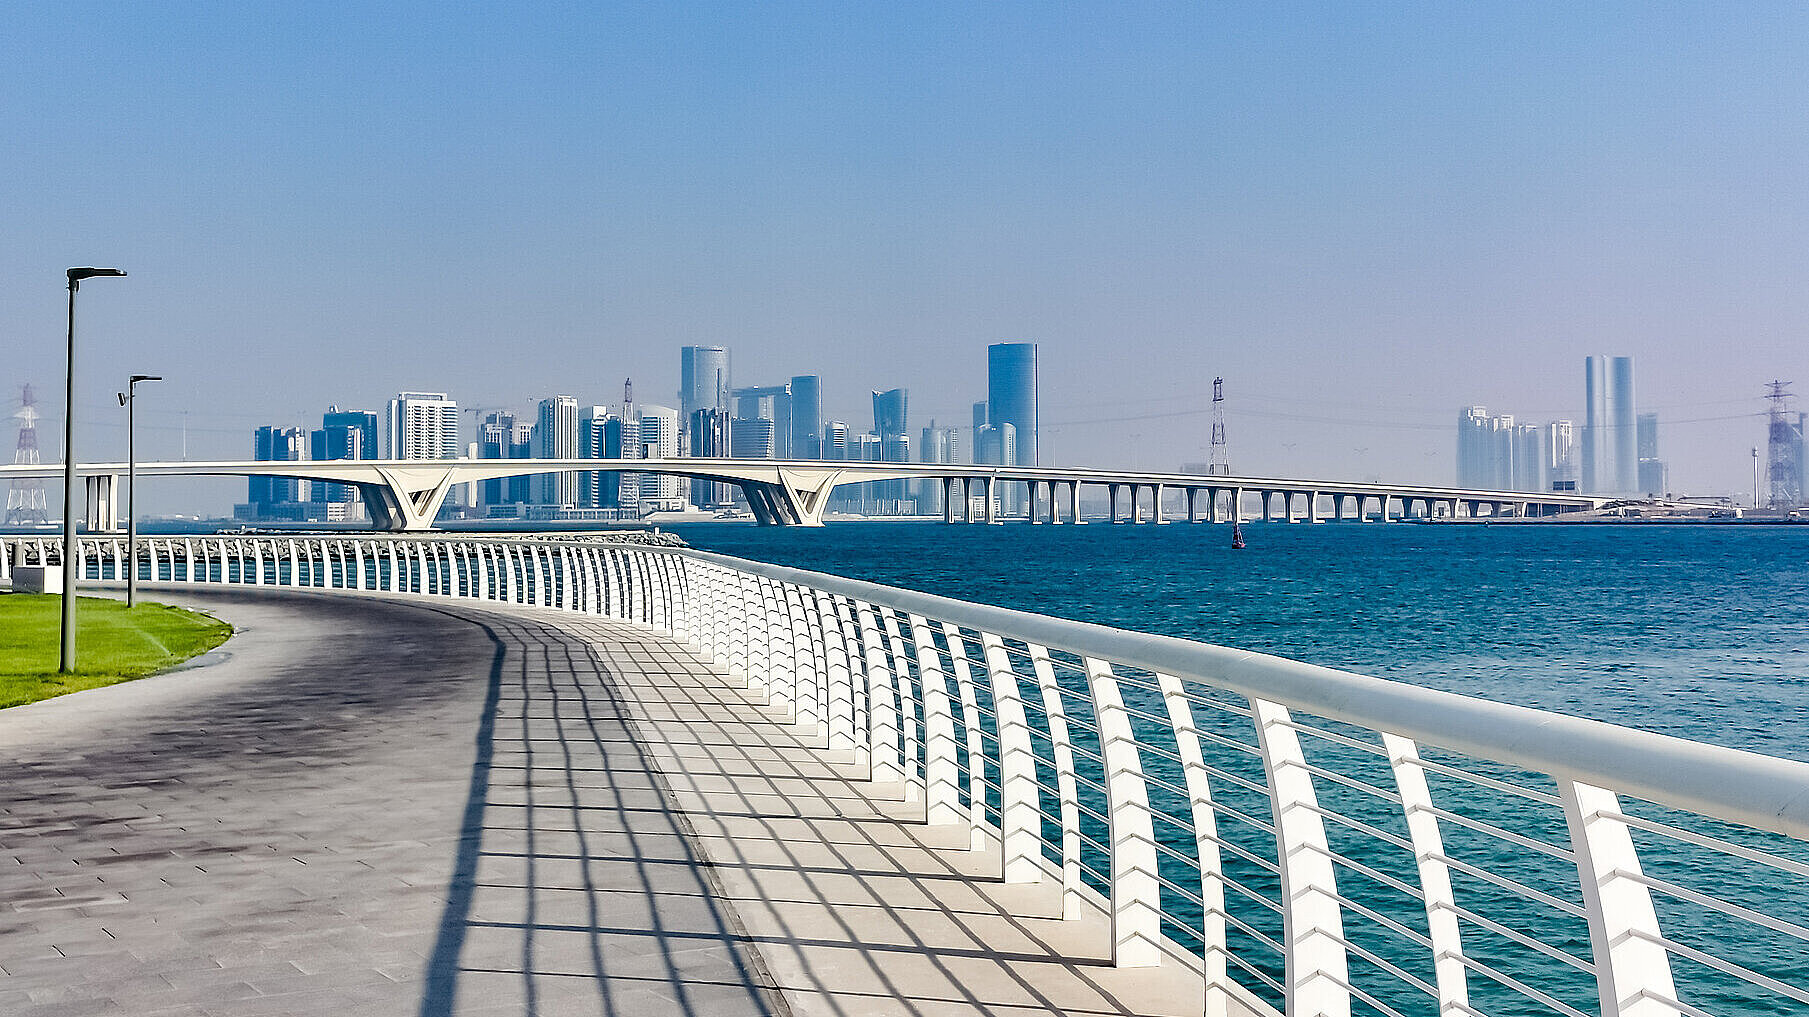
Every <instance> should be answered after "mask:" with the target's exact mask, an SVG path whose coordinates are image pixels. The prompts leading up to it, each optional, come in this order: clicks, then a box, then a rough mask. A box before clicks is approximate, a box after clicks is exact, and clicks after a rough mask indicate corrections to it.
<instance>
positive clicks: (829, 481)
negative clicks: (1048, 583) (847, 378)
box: [0, 458, 1603, 532]
mask: <svg viewBox="0 0 1809 1017" xmlns="http://www.w3.org/2000/svg"><path fill="white" fill-rule="evenodd" d="M137 470H138V473H139V475H140V476H145V477H172V476H238V477H285V478H293V479H300V480H317V481H328V482H332V483H340V484H348V485H351V486H353V487H356V488H357V489H358V490H359V491H360V492H361V494H362V496H363V498H364V504H365V506H366V509H367V510H368V511H369V512H370V515H371V523H372V526H373V527H374V528H376V529H379V530H388V531H396V532H410V531H424V530H431V529H433V528H434V518H435V517H436V516H437V515H438V514H439V510H440V507H441V505H443V504H444V503H445V500H446V496H447V494H448V493H449V492H450V491H451V490H452V488H453V487H454V486H455V485H458V484H464V483H470V482H473V481H483V480H497V479H501V478H505V477H519V476H528V475H533V474H541V473H560V472H604V473H655V474H662V475H666V476H677V477H689V478H693V479H699V480H708V481H715V482H719V483H725V484H732V485H734V486H736V487H739V488H740V489H741V491H742V493H743V495H745V496H746V498H747V503H748V506H749V508H750V509H752V510H753V513H754V516H755V518H756V519H757V520H758V521H759V522H760V523H761V524H762V525H768V526H820V525H822V522H823V513H824V511H825V509H827V508H828V506H829V497H830V494H831V492H833V491H834V490H835V489H836V488H837V487H840V486H842V485H844V484H859V483H867V482H871V481H884V480H919V481H934V482H936V483H939V484H940V485H941V490H942V499H941V500H942V513H943V516H942V518H943V521H944V522H951V523H952V522H955V521H957V519H959V521H962V522H976V521H982V520H983V521H985V522H988V523H990V522H995V521H997V505H998V497H997V495H998V494H999V493H1000V492H1002V491H1003V490H1004V489H1005V487H1006V486H1007V485H1011V486H1014V487H1016V486H1020V485H1021V487H1022V488H1023V490H1024V492H1025V498H1026V501H1025V505H1026V507H1027V510H1028V511H1027V518H1028V519H1029V521H1031V522H1041V521H1043V520H1045V519H1046V520H1047V521H1048V522H1050V523H1062V522H1064V521H1065V522H1070V523H1078V522H1080V521H1081V519H1080V488H1081V485H1083V484H1086V485H1091V486H1093V487H1095V488H1103V489H1104V490H1105V492H1106V496H1107V501H1108V505H1109V509H1110V513H1111V518H1112V520H1113V521H1114V522H1116V521H1118V518H1119V512H1120V502H1121V499H1122V501H1123V504H1124V508H1125V511H1126V514H1127V516H1128V518H1129V520H1130V521H1131V522H1143V521H1145V520H1146V519H1147V520H1148V521H1149V522H1152V523H1163V522H1166V521H1167V519H1166V517H1165V515H1164V501H1165V496H1166V495H1167V494H1168V493H1169V492H1177V493H1178V494H1179V496H1180V497H1181V499H1182V500H1183V501H1184V504H1185V513H1186V518H1187V519H1188V521H1190V522H1202V521H1211V522H1219V521H1222V520H1240V521H1241V520H1242V519H1244V518H1245V517H1244V515H1243V511H1244V509H1243V505H1244V501H1245V498H1246V496H1247V495H1255V496H1257V497H1258V499H1259V505H1260V509H1259V513H1258V515H1259V517H1260V518H1265V519H1267V518H1283V519H1288V520H1293V519H1295V518H1303V519H1305V520H1306V521H1308V522H1318V521H1320V520H1321V519H1347V518H1354V519H1359V520H1361V519H1363V518H1365V517H1366V507H1367V506H1369V505H1372V504H1373V505H1374V506H1375V507H1376V514H1377V515H1378V516H1379V517H1380V518H1381V519H1382V520H1383V521H1387V520H1388V519H1390V518H1392V517H1393V515H1394V512H1395V508H1396V507H1397V506H1398V509H1399V514H1400V515H1401V516H1403V517H1405V516H1409V515H1413V514H1416V510H1417V514H1418V515H1420V516H1422V517H1430V516H1432V515H1434V514H1436V513H1439V512H1442V513H1443V514H1445V515H1447V516H1450V517H1456V516H1458V515H1460V514H1467V515H1469V516H1472V517H1474V516H1480V515H1484V514H1489V515H1504V514H1508V515H1552V514H1557V513H1562V512H1574V511H1582V510H1588V509H1593V508H1596V507H1599V506H1600V505H1601V504H1602V502H1603V499H1601V498H1596V497H1592V496H1589V495H1578V494H1568V493H1557V492H1552V493H1542V492H1529V491H1490V490H1475V489H1469V488H1461V487H1438V486H1424V485H1403V484H1386V483H1371V482H1356V481H1339V480H1315V479H1298V478H1295V479H1289V478H1281V477H1252V476H1207V475H1200V474H1190V473H1161V472H1140V471H1127V470H1100V469H1085V468H1074V467H1067V468H1058V467H1048V466H987V465H965V464H934V463H874V462H836V461H820V460H803V459H799V460H772V459H718V458H695V459H691V458H650V459H445V460H441V459H432V460H424V459H390V460H372V459H364V460H357V459H335V460H311V461H306V462H251V461H231V462H153V463H140V464H138V467H137ZM76 472H77V474H78V475H80V476H82V477H85V478H86V479H87V488H86V490H87V505H86V513H85V517H86V519H87V522H88V529H89V532H102V531H108V530H113V529H117V526H116V522H117V519H118V512H117V507H116V506H117V494H116V492H117V490H118V487H119V478H120V477H121V476H123V475H124V474H125V473H126V464H125V463H94V464H78V465H77V467H76ZM61 474H62V467H60V466H54V465H52V466H45V465H28V466H0V480H7V479H25V478H31V477H37V478H47V477H53V476H60V475H61ZM976 496H977V498H978V501H979V506H980V507H979V509H978V511H976V509H975V501H976ZM1322 503H1324V507H1326V508H1329V510H1330V511H1329V513H1327V514H1325V515H1322V514H1321V507H1322ZM1146 505H1147V506H1148V513H1147V515H1146V514H1145V511H1144V508H1145V506H1146ZM957 509H958V510H959V511H957ZM1297 510H1298V514H1297ZM1064 515H1065V517H1066V518H1065V519H1064Z"/></svg>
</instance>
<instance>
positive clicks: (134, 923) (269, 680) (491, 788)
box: [0, 590, 783, 1017]
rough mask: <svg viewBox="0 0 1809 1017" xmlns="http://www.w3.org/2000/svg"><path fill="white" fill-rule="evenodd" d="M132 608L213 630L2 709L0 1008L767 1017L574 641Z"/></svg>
mask: <svg viewBox="0 0 1809 1017" xmlns="http://www.w3.org/2000/svg"><path fill="white" fill-rule="evenodd" d="M151 595H152V596H153V597H154V598H155V599H158V600H162V601H166V602H174V603H179V604H182V605H184V606H190V607H196V608H199V609H203V610H208V611H212V612H214V613H216V614H218V615H219V616H221V617H222V618H225V619H227V620H228V621H231V622H232V623H233V624H234V625H235V626H236V628H237V633H236V634H235V636H234V637H233V638H232V639H231V640H230V641H229V642H228V643H227V644H225V646H224V647H222V648H221V649H220V650H218V651H215V652H214V653H212V654H209V655H208V656H207V658H204V659H203V660H202V661H200V662H198V665H192V666H190V667H189V668H186V669H184V670H181V671H178V672H175V673H172V674H168V675H163V676H159V677H155V678H150V679H145V680H141V681H137V682H131V683H127V684H124V685H119V686H114V687H112V688H108V689H98V690H94V691H91V692H83V693H77V694H75V695H71V696H66V697H62V698H60V699H56V700H49V701H46V702H42V703H36V704H32V705H29V706H24V707H18V708H14V709H10V710H5V711H0V1013H5V1014H41V1015H51V1014H87V1013H133V1014H234V1015H245V1017H252V1015H259V1014H335V1015H347V1014H377V1013H385V1014H389V1013H399V1014H406V1013H416V1014H423V1015H438V1014H451V1013H472V1014H490V1013H499V1014H500V1013H511V1014H549V1015H552V1014H567V1013H587V1014H595V1013H601V1014H632V1015H634V1017H653V1015H656V1014H668V1013H670V1014H710V1015H716V1014H722V1015H734V1014H743V1013H747V1014H759V1013H773V1012H783V1004H782V1003H780V1002H778V1001H777V999H776V997H775V996H774V994H773V993H772V991H771V990H770V988H769V987H768V986H769V980H768V978H767V977H766V975H765V973H764V969H763V966H762V963H761V959H760V957H759V956H758V955H757V954H756V953H755V952H754V951H753V950H752V949H751V948H750V947H749V946H748V945H747V943H746V942H745V936H744V934H743V933H742V932H741V930H740V927H739V924H738V919H737V917H736V915H735V913H734V911H733V909H732V908H731V907H729V906H728V905H727V904H725V903H724V901H723V900H722V898H721V896H720V894H719V893H718V892H717V887H716V886H715V885H714V884H713V882H712V879H713V877H712V874H711V873H710V871H709V869H708V866H707V865H705V864H704V863H703V862H702V861H701V860H700V858H699V856H698V853H697V851H696V845H695V841H694V838H693V837H692V836H691V834H690V832H689V830H688V828H687V827H686V825H685V822H684V820H683V817H681V816H679V815H678V814H677V813H676V812H675V811H674V809H673V808H672V807H671V806H670V801H671V795H670V793H669V792H668V791H667V790H666V789H665V788H664V786H663V783H662V778H661V777H660V775H659V774H658V773H657V772H656V771H655V768H654V767H652V766H651V765H650V764H649V762H648V759H647V754H646V751H645V750H644V748H643V747H642V746H641V745H640V744H639V743H638V742H637V740H636V738H635V736H634V729H633V725H632V724H629V723H625V722H624V719H623V717H624V713H625V711H624V710H621V709H619V707H620V706H621V701H620V698H619V696H618V695H617V693H616V690H615V689H614V688H613V687H612V685H611V683H610V681H609V679H608V677H607V676H606V675H604V674H603V673H602V672H600V671H599V670H598V668H597V667H596V665H595V661H594V658H593V657H592V655H591V654H589V653H588V652H587V650H586V648H585V643H584V641H583V640H582V639H581V638H580V637H577V636H573V635H571V634H569V633H567V632H563V631H561V630H559V629H557V628H555V627H552V626H549V625H546V624H543V623H539V622H536V621H534V620H533V618H532V617H531V615H529V614H525V613H522V612H515V613H513V614H497V613H490V612H485V611H482V610H479V609H476V608H467V607H463V606H444V605H430V604H413V603H402V602H397V601H393V600H383V599H378V598H374V597H357V596H350V595H346V594H342V593H335V594H333V595H330V596H323V595H310V594H305V593H278V592H259V593H256V594H241V593H230V592H214V591H195V590H183V591H179V592H167V591H156V592H153V593H152V594H151Z"/></svg>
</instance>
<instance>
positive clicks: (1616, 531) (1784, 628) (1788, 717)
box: [674, 523, 1809, 760]
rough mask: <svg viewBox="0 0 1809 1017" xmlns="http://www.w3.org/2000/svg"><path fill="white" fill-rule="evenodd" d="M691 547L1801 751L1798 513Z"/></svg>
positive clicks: (1802, 566) (790, 532)
mask: <svg viewBox="0 0 1809 1017" xmlns="http://www.w3.org/2000/svg"><path fill="white" fill-rule="evenodd" d="M674 530H675V532H678V533H680V534H681V535H682V536H683V537H684V538H685V539H686V540H687V541H690V542H691V543H692V544H694V545H695V546H697V547H700V548H703V549H705V550H712V551H720V552H722V553H724V554H732V555H737V556H740V557H746V558H752V559H756V560H759V561H769V562H775V563H779V564H785V565H793V566H797V567H800V568H808V569H814V570H817V571H822V572H829V573H834V574H836V575H843V576H848V577H851V578H857V579H866V580H870V581H873V582H879V583H886V584H889V585H893V586H903V587H907V588H910V589H917V590H925V591H928V592H932V593H939V594H943V595H946V596H951V597H958V598H961V599H963V600H973V601H979V602H982V603H988V604H997V605H1000V606H1003V607H1012V608H1018V609H1021V610H1027V611H1037V612H1042V613H1046V614H1053V615H1060V616H1063V617H1067V618H1076V619H1080V620H1083V621H1090V622H1099V623H1101V624H1107V625H1116V626H1120V627H1123V628H1129V629H1138V630H1142V631H1148V632H1161V633H1166V634H1169V635H1176V636H1184V637H1187V638H1189V639H1199V640H1202V641H1205V642H1210V643H1220V644H1224V645H1228V646H1238V647H1243V648H1247V649H1253V650H1261V651H1263V652H1265V653H1273V654H1277V655H1280V656H1284V657H1292V658H1295V659H1297V660H1305V661H1310V662H1312V663H1315V664H1324V665H1327V666H1331V667H1340V668H1348V669H1350V670H1354V671H1359V672H1362V673H1365V674H1372V675H1376V676H1378V677H1385V678H1395V679H1399V680H1402V681H1409V682H1414V683H1417V684H1422V685H1429V686H1434V687H1437V688H1442V689H1448V690H1451V691H1454V692H1462V693H1465V694H1468V695H1474V696H1480V697H1483V698H1487V699H1495V700H1500V701H1503V702H1512V703H1518V704H1521V705H1525V706H1534V707H1539V708H1542V709H1549V710H1557V711H1561V712H1564V713H1571V714H1577V715H1581V716H1586V717H1592V718H1595V719H1598V720H1605V721H1611V722H1614V723H1619V724H1626V725H1628V726H1632V727H1640V728H1646V729H1649V730H1654V731H1660V732H1663V733H1666V734H1673V735H1679V736H1682V737H1689V738H1698V739H1702V740H1705V741H1711V742H1718V743H1721V744H1725V745H1732V746H1735V747H1739V748H1745V749H1751V750H1753V751H1758V752H1766V753H1770V754H1772V755H1780V756H1787V757H1791V758H1796V759H1804V760H1809V723H1806V722H1809V527H1802V528H1797V527H1683V526H1679V527H1601V526H1595V527H1585V526H1575V527H1571V526H1538V527H1533V526H1492V527H1478V526H1463V527H1454V526H1420V525H1409V524H1390V525H1386V526H1385V525H1380V524H1368V525H1355V524H1340V525H1320V526H1307V525H1303V524H1297V525H1291V526H1290V525H1286V524H1280V523H1276V524H1257V525H1251V526H1247V527H1246V528H1245V533H1246V536H1247V537H1248V540H1249V547H1248V548H1246V549H1245V550H1243V551H1232V550H1231V549H1230V547H1229V543H1230V540H1229V527H1225V526H1207V525H1188V524H1180V523H1177V524H1172V525H1168V526H1147V525H1145V526H1111V525H1103V524H1094V525H1089V526H1081V527H1072V526H1025V525H1004V526H991V527H987V526H943V525H941V524H936V523H921V524H919V523H840V524H831V525H829V526H826V527H823V528H822V529H810V530H807V529H794V528H784V529H767V528H759V527H754V526H742V525H733V524H703V525H696V526H689V527H674Z"/></svg>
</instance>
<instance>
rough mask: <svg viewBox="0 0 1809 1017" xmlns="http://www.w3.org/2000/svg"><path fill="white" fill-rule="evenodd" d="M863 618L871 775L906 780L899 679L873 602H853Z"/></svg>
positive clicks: (877, 778) (882, 779) (885, 780)
mask: <svg viewBox="0 0 1809 1017" xmlns="http://www.w3.org/2000/svg"><path fill="white" fill-rule="evenodd" d="M854 613H855V616H856V617H857V618H858V619H859V620H860V627H861V647H862V648H863V649H864V650H865V651H866V656H867V666H866V672H867V710H868V712H869V726H868V729H867V744H868V748H869V749H870V750H871V760H872V762H871V766H872V769H871V770H870V771H869V773H870V779H871V780H873V781H874V782H876V783H882V784H889V783H892V782H893V781H898V782H900V783H901V784H902V783H903V781H904V749H903V746H902V743H901V741H900V738H899V733H900V728H899V722H898V721H899V713H898V681H897V679H896V678H895V677H894V675H893V673H892V664H891V658H890V657H889V655H888V654H887V653H886V647H885V644H884V642H883V641H882V639H881V636H880V626H879V618H878V616H877V614H876V613H875V610H874V607H873V605H872V604H868V603H866V602H864V601H860V602H856V603H855V605H854Z"/></svg>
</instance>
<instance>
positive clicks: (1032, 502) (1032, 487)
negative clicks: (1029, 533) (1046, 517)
mask: <svg viewBox="0 0 1809 1017" xmlns="http://www.w3.org/2000/svg"><path fill="white" fill-rule="evenodd" d="M1024 486H1025V487H1026V488H1027V489H1028V490H1029V492H1030V493H1029V496H1028V497H1029V501H1028V502H1026V503H1025V504H1026V505H1027V507H1028V508H1029V511H1028V512H1026V513H1024V519H1025V521H1026V522H1028V523H1030V525H1032V526H1035V525H1036V524H1037V523H1039V522H1041V520H1039V519H1038V518H1037V517H1036V489H1037V488H1038V487H1040V486H1042V485H1041V484H1040V483H1039V482H1038V481H1035V480H1029V481H1025V482H1024ZM1052 500H1053V499H1052Z"/></svg>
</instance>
